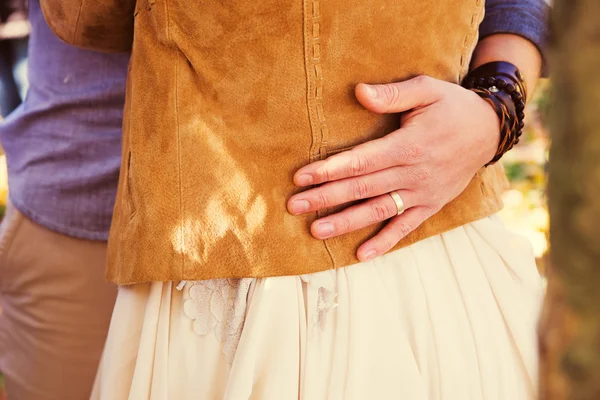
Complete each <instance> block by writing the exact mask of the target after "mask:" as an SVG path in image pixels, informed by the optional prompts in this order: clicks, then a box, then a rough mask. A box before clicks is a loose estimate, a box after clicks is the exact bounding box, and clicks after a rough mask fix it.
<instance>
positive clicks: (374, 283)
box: [92, 217, 543, 400]
mask: <svg viewBox="0 0 600 400" xmlns="http://www.w3.org/2000/svg"><path fill="white" fill-rule="evenodd" d="M542 292H543V290H542V286H541V282H540V278H539V275H538V273H537V270H536V267H535V264H534V257H533V253H532V249H531V246H530V245H529V243H528V242H527V241H526V240H525V239H523V238H521V237H519V236H516V235H514V234H512V233H510V232H509V231H507V230H506V228H505V227H504V226H503V225H502V223H501V222H499V221H498V220H497V219H496V218H495V217H493V218H486V219H483V220H480V221H477V222H474V223H472V224H468V225H465V226H463V227H460V228H457V229H454V230H452V231H450V232H447V233H444V234H442V235H439V236H435V237H432V238H429V239H426V240H424V241H422V242H419V243H416V244H414V245H412V246H410V247H407V248H404V249H401V250H398V251H395V252H393V253H390V254H388V255H386V256H383V257H380V258H378V259H375V260H374V261H370V262H367V263H362V264H357V265H354V266H350V267H347V268H341V269H337V270H328V271H325V272H321V273H316V274H311V275H305V276H290V277H277V278H265V279H242V280H226V279H222V280H212V281H199V282H191V281H190V282H181V283H179V282H154V283H150V284H139V285H135V286H131V287H121V288H120V290H119V295H118V299H117V303H116V306H115V311H114V314H113V318H112V324H111V327H110V333H109V336H108V340H107V343H106V348H105V351H104V355H103V359H102V362H101V366H100V369H99V371H98V376H97V378H96V384H95V386H94V392H93V394H92V399H102V400H121V399H132V400H144V399H156V400H166V399H171V400H184V399H202V400H212V399H228V400H242V399H244V400H245V399H261V400H262V399H267V400H288V399H289V400H291V399H303V400H320V399H323V400H337V399H344V400H346V399H356V400H359V399H360V400H371V399H373V400H381V399H406V400H425V399H427V400H434V399H436V400H437V399H443V400H454V399H456V400H468V399H472V400H491V399H497V400H521V399H533V398H535V392H536V386H537V384H536V380H537V376H536V375H537V345H536V334H535V330H536V323H537V317H538V312H539V308H540V302H541V297H542Z"/></svg>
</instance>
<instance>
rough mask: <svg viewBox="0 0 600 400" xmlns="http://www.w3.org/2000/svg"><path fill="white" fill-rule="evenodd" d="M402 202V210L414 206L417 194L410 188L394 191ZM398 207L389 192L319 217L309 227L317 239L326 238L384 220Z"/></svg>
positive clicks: (392, 215)
mask: <svg viewBox="0 0 600 400" xmlns="http://www.w3.org/2000/svg"><path fill="white" fill-rule="evenodd" d="M395 192H396V193H397V194H398V195H399V196H400V198H401V199H402V203H404V204H403V205H404V210H408V209H409V208H412V207H416V206H417V205H418V202H419V199H418V197H419V196H418V195H417V194H416V193H415V192H413V191H410V190H396V191H395ZM398 211H399V207H398V205H397V204H396V201H394V199H393V198H392V196H391V195H390V194H389V193H386V194H383V195H381V196H377V197H374V198H372V199H369V200H367V201H364V202H362V203H360V204H357V205H355V206H352V207H348V208H346V209H345V210H343V211H340V212H339V213H337V214H333V215H329V216H327V217H324V218H321V219H319V220H317V221H315V222H313V224H312V225H311V227H310V230H311V233H312V235H313V236H314V237H315V238H317V239H328V238H332V237H335V236H340V235H343V234H346V233H348V232H353V231H356V230H359V229H362V228H364V227H366V226H369V225H373V224H375V223H378V222H382V221H385V220H387V219H390V218H392V217H395V216H396V215H398Z"/></svg>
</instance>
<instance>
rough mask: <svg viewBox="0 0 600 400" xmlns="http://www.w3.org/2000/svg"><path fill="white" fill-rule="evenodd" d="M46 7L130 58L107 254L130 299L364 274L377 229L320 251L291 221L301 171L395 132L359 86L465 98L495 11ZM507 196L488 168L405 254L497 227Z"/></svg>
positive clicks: (328, 4)
mask: <svg viewBox="0 0 600 400" xmlns="http://www.w3.org/2000/svg"><path fill="white" fill-rule="evenodd" d="M42 5H43V9H44V13H45V15H46V18H47V20H48V22H49V24H50V26H51V27H52V29H53V30H54V31H55V32H56V34H57V35H58V36H59V37H61V38H62V39H63V40H65V41H66V42H69V43H71V44H74V45H77V46H80V47H85V48H95V49H100V50H105V51H127V50H129V49H130V48H131V51H132V56H131V62H130V73H129V82H128V89H127V100H126V106H125V120H124V125H123V164H122V168H121V175H120V184H119V190H118V198H117V203H116V207H115V213H114V218H113V225H112V231H111V238H110V241H109V252H108V259H109V261H108V262H109V263H108V272H107V276H108V278H109V279H110V280H112V281H113V282H116V283H118V284H131V283H136V282H146V281H168V280H199V279H212V278H230V277H265V276H279V275H298V274H305V273H312V272H317V271H322V270H326V269H330V268H336V267H343V266H347V265H350V264H353V263H356V262H358V260H357V259H356V258H355V252H356V249H357V248H358V246H359V245H360V244H361V243H362V242H363V241H365V240H366V239H367V238H369V237H371V236H372V235H373V234H374V233H376V232H377V230H379V229H380V228H381V225H378V226H372V227H369V228H366V229H363V230H361V231H358V232H355V233H351V234H347V235H345V236H342V237H338V238H334V239H329V240H326V241H319V240H316V239H314V238H313V237H312V236H311V235H310V233H309V225H310V223H311V222H312V221H314V219H315V218H316V215H309V216H292V215H290V214H289V213H288V212H287V211H286V201H287V199H288V198H289V197H290V196H291V195H292V194H294V193H296V192H297V191H298V188H297V187H295V186H294V185H293V183H292V176H293V174H294V172H295V171H296V170H297V169H298V168H300V167H302V166H304V165H306V164H307V163H309V162H311V161H314V160H318V159H323V158H325V157H328V156H330V155H332V154H335V153H337V152H340V151H344V150H347V149H350V148H352V147H353V146H355V145H357V144H359V143H362V142H365V141H368V140H371V139H374V138H378V137H381V136H383V135H386V134H387V133H389V132H391V131H392V130H394V129H397V128H398V123H399V122H398V121H399V119H398V117H397V116H394V115H375V114H373V113H370V112H368V111H366V110H365V109H364V108H362V107H361V106H360V105H359V103H358V102H357V101H356V99H355V98H354V95H353V88H354V86H355V85H356V84H357V83H359V82H367V83H387V82H393V81H400V80H404V79H407V78H410V77H413V76H415V75H420V74H425V75H430V76H433V77H435V78H438V79H443V80H446V81H449V82H454V83H457V84H458V83H459V82H460V81H461V79H462V77H463V76H464V75H465V74H466V73H467V70H468V66H469V62H470V59H471V54H472V52H473V49H474V47H475V45H476V42H477V35H478V26H479V23H480V22H481V20H482V18H483V13H484V1H483V0H437V1H413V0H379V1H375V2H370V1H364V0H303V1H300V0H294V1H291V0H264V1H248V0H237V1H233V0H222V1H216V0H137V2H135V1H133V0H94V1H90V0H42ZM132 43H133V45H132ZM464 134H465V135H468V134H469V132H464ZM505 183H506V180H505V176H504V173H503V171H502V168H501V167H500V166H493V167H488V168H482V169H481V171H480V172H479V173H478V174H477V175H476V176H475V177H474V178H473V180H472V182H471V183H470V185H469V186H468V187H467V189H466V190H465V191H464V192H463V193H462V194H461V195H460V196H459V197H458V198H456V199H455V200H454V201H452V202H451V203H449V204H448V205H447V206H446V207H444V208H443V209H442V210H441V211H440V212H439V213H438V214H436V215H435V216H433V217H432V218H430V219H429V220H427V221H426V222H425V223H424V224H423V225H422V226H420V227H419V228H418V229H417V230H415V231H414V232H413V233H412V234H410V235H409V236H408V237H406V238H405V239H404V240H402V242H401V243H399V244H398V245H397V246H396V247H395V249H397V248H400V247H403V246H407V245H409V244H411V243H414V242H416V241H419V240H422V239H424V238H427V237H429V236H432V235H436V234H439V233H442V232H444V231H447V230H450V229H453V228H455V227H458V226H460V225H463V224H466V223H469V222H472V221H475V220H477V219H480V218H483V217H486V216H489V215H490V214H493V213H495V212H496V211H498V210H499V209H500V208H501V193H502V191H503V189H504V187H505ZM331 211H332V210H330V211H329V212H331Z"/></svg>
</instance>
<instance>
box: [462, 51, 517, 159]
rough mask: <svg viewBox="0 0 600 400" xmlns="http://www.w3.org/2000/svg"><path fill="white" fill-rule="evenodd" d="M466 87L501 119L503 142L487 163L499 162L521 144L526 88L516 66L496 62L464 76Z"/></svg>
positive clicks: (464, 85) (501, 138)
mask: <svg viewBox="0 0 600 400" xmlns="http://www.w3.org/2000/svg"><path fill="white" fill-rule="evenodd" d="M463 87H465V88H466V89H470V90H472V91H473V92H475V93H477V94H478V95H479V96H481V98H483V99H484V100H485V101H487V102H488V103H489V104H490V105H491V106H492V107H493V108H494V110H495V111H496V114H497V115H498V118H500V143H499V145H498V150H497V151H496V155H495V156H494V158H493V159H492V160H491V161H490V162H489V163H487V164H486V166H488V165H492V164H494V163H496V162H497V161H498V160H500V158H502V156H503V155H504V154H506V152H508V151H509V150H510V149H512V148H513V146H514V145H515V144H517V143H519V139H520V137H521V134H522V132H523V127H524V126H525V123H524V119H525V104H526V103H527V86H526V84H525V80H524V79H523V75H522V74H521V72H520V71H519V70H518V68H517V67H516V66H514V65H513V64H511V63H508V62H505V61H495V62H491V63H487V64H484V65H482V66H480V67H477V68H475V69H474V70H473V71H471V72H469V74H468V75H467V76H466V77H465V79H464V81H463Z"/></svg>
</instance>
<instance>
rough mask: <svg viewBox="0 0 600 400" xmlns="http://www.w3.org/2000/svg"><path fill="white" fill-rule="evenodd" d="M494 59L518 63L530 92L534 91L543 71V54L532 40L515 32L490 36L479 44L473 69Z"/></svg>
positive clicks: (472, 63)
mask: <svg viewBox="0 0 600 400" xmlns="http://www.w3.org/2000/svg"><path fill="white" fill-rule="evenodd" d="M492 61H507V62H509V63H512V64H514V65H516V66H517V68H519V70H520V71H521V73H522V74H523V76H524V78H525V82H526V83H527V91H528V93H529V94H531V93H533V91H534V90H535V85H536V83H537V80H538V78H539V77H540V73H541V68H542V56H541V54H540V52H539V50H538V48H537V47H536V46H535V45H534V44H533V43H532V42H530V41H529V40H527V39H525V38H523V37H521V36H518V35H513V34H505V33H500V34H495V35H491V36H488V37H486V38H484V39H482V40H481V41H480V42H479V44H478V45H477V48H476V49H475V53H474V54H473V60H472V62H471V69H474V68H477V67H478V66H480V65H483V64H486V63H489V62H492ZM529 97H530V98H531V96H529Z"/></svg>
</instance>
